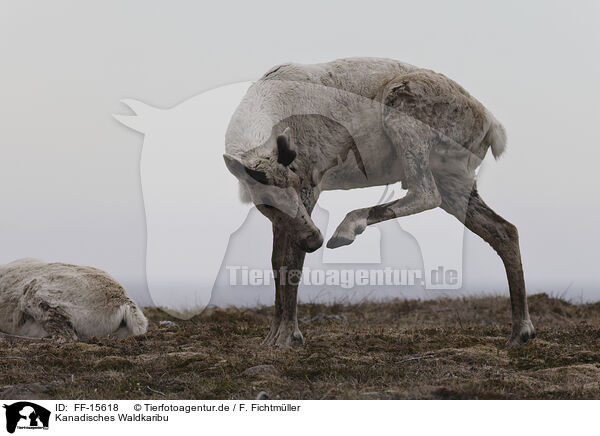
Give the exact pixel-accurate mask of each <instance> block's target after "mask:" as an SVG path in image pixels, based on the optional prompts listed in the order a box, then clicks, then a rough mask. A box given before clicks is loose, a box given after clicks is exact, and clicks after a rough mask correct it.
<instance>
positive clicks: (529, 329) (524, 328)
mask: <svg viewBox="0 0 600 436" xmlns="http://www.w3.org/2000/svg"><path fill="white" fill-rule="evenodd" d="M533 338H535V329H534V328H533V324H532V323H531V321H530V320H525V321H521V323H520V324H519V329H518V330H515V331H513V334H512V335H511V337H510V340H509V341H508V346H509V347H520V346H521V345H524V344H526V343H527V342H530V341H531V340H532V339H533Z"/></svg>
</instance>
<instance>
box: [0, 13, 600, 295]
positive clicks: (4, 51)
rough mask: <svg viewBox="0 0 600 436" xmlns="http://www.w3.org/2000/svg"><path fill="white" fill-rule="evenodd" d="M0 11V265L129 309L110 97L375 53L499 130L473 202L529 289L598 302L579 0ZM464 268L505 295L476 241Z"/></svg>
mask: <svg viewBox="0 0 600 436" xmlns="http://www.w3.org/2000/svg"><path fill="white" fill-rule="evenodd" d="M1 4H2V13H1V14H0V36H1V37H0V53H1V55H2V58H1V59H2V61H1V62H2V64H1V65H2V68H1V69H0V119H1V120H2V121H1V122H0V147H1V150H2V159H0V199H1V202H2V203H1V204H2V213H1V214H0V247H2V249H1V251H0V262H1V263H4V262H8V261H11V260H14V259H16V258H19V257H25V256H34V257H40V258H43V259H45V260H61V261H68V262H74V263H81V264H88V265H93V266H97V267H99V268H103V269H105V270H107V271H108V272H110V273H111V274H112V275H113V276H115V277H116V278H117V279H118V280H120V281H122V282H123V283H125V284H127V285H128V287H129V288H130V292H131V294H132V295H133V297H134V298H136V299H137V300H138V301H140V302H142V303H143V304H147V303H148V302H149V300H148V297H147V295H146V294H145V290H144V286H143V283H144V264H145V260H144V247H145V230H146V229H145V218H144V209H143V201H142V195H141V189H140V183H139V156H140V150H141V145H142V142H143V138H142V136H141V135H140V134H138V133H136V132H134V131H132V130H129V129H127V128H126V127H124V126H122V125H120V124H119V123H118V122H117V121H115V120H114V119H113V118H112V116H111V114H113V113H126V112H127V109H126V108H124V107H123V106H122V105H121V104H120V103H119V100H121V99H122V98H126V97H132V98H136V99H140V100H142V101H145V102H147V103H149V104H152V105H154V106H157V107H171V106H174V105H177V104H178V103H180V102H182V101H184V100H187V99H189V98H190V97H193V96H194V95H197V94H199V93H200V92H202V91H204V90H207V89H211V88H214V87H217V86H219V85H224V84H228V83H234V82H240V81H245V80H252V79H256V78H257V77H259V76H260V75H261V74H262V73H264V72H265V71H266V70H267V69H269V68H270V67H271V66H273V65H276V64H278V63H281V62H285V61H295V62H305V63H312V62H322V61H327V60H331V59H335V58H339V57H345V56H383V57H392V58H396V59H399V60H402V61H405V62H409V63H412V64H415V65H418V66H423V67H429V68H432V69H434V70H436V71H439V72H442V73H444V74H446V75H447V76H449V77H451V78H453V79H454V80H456V81H457V82H459V83H460V84H461V85H463V86H464V87H465V88H466V89H467V90H468V91H469V92H471V93H472V94H473V95H474V96H476V97H477V98H478V99H480V100H481V101H482V102H483V103H484V104H485V105H486V106H487V107H488V108H489V109H491V110H492V111H493V112H494V114H495V115H496V117H497V118H498V119H499V120H500V121H501V122H502V123H503V124H504V125H505V127H506V129H507V131H508V137H509V142H508V151H507V154H506V156H505V157H503V158H502V159H501V160H500V162H498V163H494V164H491V163H490V164H488V165H487V166H486V168H485V171H483V172H482V177H481V179H480V182H479V183H480V191H481V192H482V194H483V196H484V198H485V199H486V201H487V202H488V204H490V205H491V206H492V207H493V208H494V209H495V210H497V211H498V212H499V213H500V214H501V215H503V216H504V217H506V218H507V219H509V220H511V221H512V222H514V223H515V224H516V225H517V227H518V228H519V231H520V236H521V247H522V251H523V257H524V265H525V274H526V279H527V284H528V287H529V290H530V291H536V290H538V291H539V290H548V291H551V292H556V293H559V292H560V291H561V290H564V289H566V288H567V287H569V286H570V288H569V295H570V296H572V297H578V296H579V295H583V296H584V297H585V298H594V299H598V298H600V291H599V289H600V286H599V285H600V277H599V276H598V273H597V266H596V260H597V254H596V249H597V247H598V246H599V245H600V231H599V230H598V226H597V221H598V216H599V209H600V206H599V202H598V200H597V199H598V198H599V194H600V192H599V191H600V183H599V182H598V181H597V176H596V170H597V167H598V159H599V158H600V150H599V148H598V142H599V141H598V133H597V129H596V126H598V125H599V121H600V119H599V118H600V110H599V109H598V106H597V105H598V101H599V97H600V95H599V94H600V92H599V90H600V87H599V85H598V77H599V73H600V71H599V70H600V59H599V57H598V51H599V48H600V47H599V45H600V44H599V42H600V30H599V27H598V18H599V12H600V11H599V9H600V8H599V6H598V3H597V2H592V1H590V2H562V3H557V2H552V3H550V2H533V1H532V2H516V1H514V2H511V1H502V2H496V3H495V4H494V5H491V4H488V3H485V4H484V3H483V2H476V1H472V2H441V1H440V2H429V3H425V2H419V3H417V2H408V3H404V4H403V3H402V2H377V1H370V2H364V1H360V2H348V1H347V2H339V4H336V2H331V3H325V2H322V1H318V2H313V1H303V2H301V3H297V2H296V3H293V4H290V5H286V4H285V3H283V2H281V1H277V2H259V1H253V2H240V4H236V3H233V2H219V3H213V4H211V5H210V6H208V5H206V6H203V5H201V4H200V3H192V2H168V3H167V2H150V1H130V2H123V1H103V2H97V3H93V4H92V3H87V2H85V3H84V2H76V1H53V2H47V3H43V2H32V1H31V2H30V1H20V2H8V1H2V2H1ZM210 146H214V147H218V148H219V149H223V147H224V145H223V143H222V142H220V143H216V144H211V145H210ZM213 170H214V171H217V170H221V169H216V168H215V169H213ZM223 170H224V169H223ZM464 271H465V279H464V282H465V285H466V288H472V289H478V288H481V289H497V290H502V289H505V288H506V285H505V284H504V282H503V281H502V280H504V279H503V272H502V266H501V262H500V260H499V258H498V257H497V256H496V255H495V253H493V251H492V250H491V249H490V248H489V247H487V246H486V245H485V244H484V243H483V242H481V241H479V240H478V239H477V238H476V237H472V236H468V237H467V239H466V246H465V265H464Z"/></svg>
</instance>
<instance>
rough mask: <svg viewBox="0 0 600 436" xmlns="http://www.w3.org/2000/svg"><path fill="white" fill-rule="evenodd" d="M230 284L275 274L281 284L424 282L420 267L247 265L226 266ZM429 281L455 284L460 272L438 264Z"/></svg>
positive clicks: (262, 282)
mask: <svg viewBox="0 0 600 436" xmlns="http://www.w3.org/2000/svg"><path fill="white" fill-rule="evenodd" d="M227 270H228V271H229V285H230V286H268V285H271V284H272V283H273V280H274V277H275V274H277V275H278V276H279V277H281V280H282V282H281V283H282V284H283V285H285V284H292V285H298V284H301V285H304V286H339V287H341V288H342V289H352V288H354V287H355V286H425V285H426V282H427V281H426V280H425V272H424V271H423V270H419V269H397V268H391V267H385V268H373V269H315V268H309V267H305V268H303V269H302V270H287V269H286V268H281V269H279V270H277V271H275V272H273V271H272V270H270V269H259V268H249V267H247V266H231V265H229V266H227ZM429 274H430V277H429V279H430V283H432V284H433V285H435V286H440V285H448V286H455V285H456V284H457V283H458V282H459V273H458V271H457V270H454V269H444V267H442V266H440V267H438V268H437V269H433V270H431V271H429Z"/></svg>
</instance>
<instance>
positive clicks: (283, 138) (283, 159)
mask: <svg viewBox="0 0 600 436" xmlns="http://www.w3.org/2000/svg"><path fill="white" fill-rule="evenodd" d="M294 159H296V150H294V149H293V148H292V147H291V145H290V128H289V127H287V128H286V129H285V130H284V131H283V133H282V134H281V135H279V136H278V137H277V162H279V163H280V164H281V165H283V166H285V167H287V166H288V165H289V164H291V163H292V162H294Z"/></svg>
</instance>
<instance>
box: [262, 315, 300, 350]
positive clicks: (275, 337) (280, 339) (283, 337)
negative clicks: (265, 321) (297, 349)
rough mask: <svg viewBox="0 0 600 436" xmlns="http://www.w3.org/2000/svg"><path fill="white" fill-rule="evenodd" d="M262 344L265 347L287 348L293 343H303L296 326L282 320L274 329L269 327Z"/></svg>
mask: <svg viewBox="0 0 600 436" xmlns="http://www.w3.org/2000/svg"><path fill="white" fill-rule="evenodd" d="M262 344H263V345H264V346H266V347H281V348H288V347H291V346H293V345H304V337H303V336H302V333H300V330H299V329H298V327H297V326H295V325H294V324H292V323H286V322H285V321H282V322H281V324H279V326H278V327H277V328H276V329H275V328H271V331H270V332H269V334H268V335H267V337H266V338H265V340H264V341H263V343H262Z"/></svg>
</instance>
